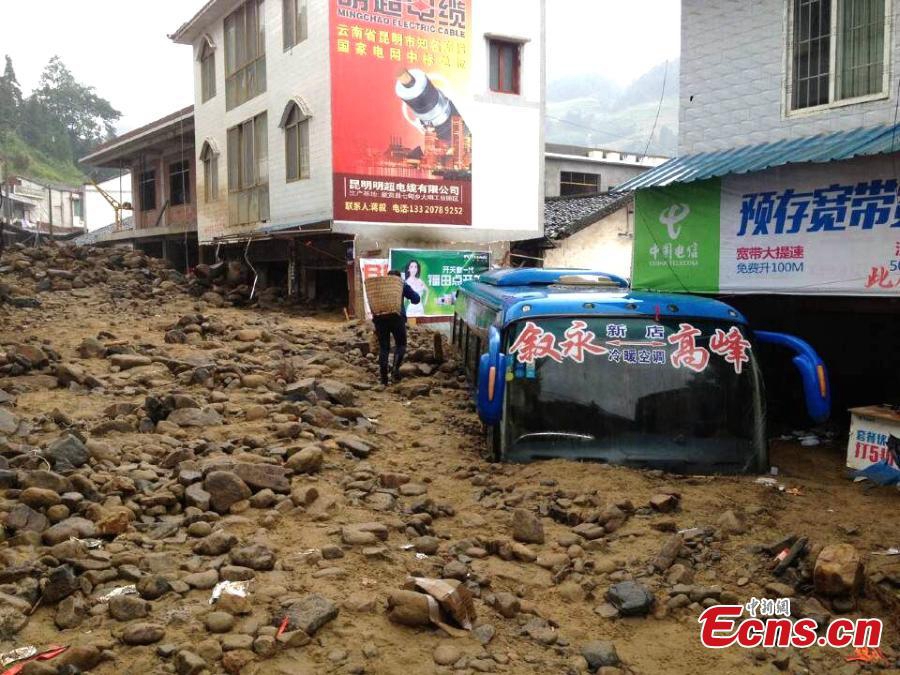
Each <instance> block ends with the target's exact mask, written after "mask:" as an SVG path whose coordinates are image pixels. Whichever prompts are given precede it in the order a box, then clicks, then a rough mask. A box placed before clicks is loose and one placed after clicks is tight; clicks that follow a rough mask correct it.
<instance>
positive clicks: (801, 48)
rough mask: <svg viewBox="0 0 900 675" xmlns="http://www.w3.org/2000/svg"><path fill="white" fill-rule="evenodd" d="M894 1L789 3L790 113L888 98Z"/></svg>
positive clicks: (803, 0)
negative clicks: (888, 38) (887, 36)
mask: <svg viewBox="0 0 900 675" xmlns="http://www.w3.org/2000/svg"><path fill="white" fill-rule="evenodd" d="M889 11H890V0H791V21H792V30H791V80H790V82H791V91H790V92H789V93H790V104H791V109H792V110H803V109H805V108H814V107H816V106H823V105H828V104H831V103H840V102H842V101H852V100H853V99H859V98H865V97H872V96H882V95H885V94H886V91H887V89H886V88H887V82H886V73H887V67H886V66H887V59H886V52H885V48H886V45H888V44H890V43H889V41H888V42H886V41H885V32H886V26H887V22H888V13H889Z"/></svg>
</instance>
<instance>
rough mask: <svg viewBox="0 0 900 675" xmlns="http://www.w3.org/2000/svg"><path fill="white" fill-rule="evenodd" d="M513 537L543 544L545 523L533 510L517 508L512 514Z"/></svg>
mask: <svg viewBox="0 0 900 675" xmlns="http://www.w3.org/2000/svg"><path fill="white" fill-rule="evenodd" d="M512 531H513V539H515V540H516V541H520V542H522V543H524V544H543V543H544V525H543V523H541V519H540V518H538V517H537V516H536V515H535V514H534V513H532V512H531V511H526V510H525V509H516V510H515V511H513V516H512Z"/></svg>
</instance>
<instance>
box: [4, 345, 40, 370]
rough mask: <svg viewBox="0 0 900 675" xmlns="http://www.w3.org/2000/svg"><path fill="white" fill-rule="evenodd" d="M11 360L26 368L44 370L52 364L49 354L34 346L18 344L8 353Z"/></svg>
mask: <svg viewBox="0 0 900 675" xmlns="http://www.w3.org/2000/svg"><path fill="white" fill-rule="evenodd" d="M7 357H8V358H10V359H11V360H15V361H18V362H20V363H22V364H24V365H25V367H26V368H29V369H31V368H43V367H44V366H46V365H47V364H49V363H50V358H49V357H48V356H47V353H46V352H45V351H44V350H43V349H41V348H40V347H35V346H33V345H25V344H17V345H13V347H12V349H11V350H10V351H9V352H8V353H7Z"/></svg>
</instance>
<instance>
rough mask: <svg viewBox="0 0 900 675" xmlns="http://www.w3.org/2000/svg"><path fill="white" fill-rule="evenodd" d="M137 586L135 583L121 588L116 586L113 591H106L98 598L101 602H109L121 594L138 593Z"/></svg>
mask: <svg viewBox="0 0 900 675" xmlns="http://www.w3.org/2000/svg"><path fill="white" fill-rule="evenodd" d="M137 594H138V591H137V586H135V585H134V584H129V585H128V586H120V587H119V588H114V589H112V590H111V591H109V592H107V593H104V594H103V595H101V596H100V597H98V598H97V600H98V601H99V602H109V601H110V599H111V598H115V597H118V596H120V595H137Z"/></svg>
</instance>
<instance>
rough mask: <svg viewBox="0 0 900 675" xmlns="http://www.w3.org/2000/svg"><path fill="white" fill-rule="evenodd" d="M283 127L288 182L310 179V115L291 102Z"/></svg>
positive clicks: (283, 117)
mask: <svg viewBox="0 0 900 675" xmlns="http://www.w3.org/2000/svg"><path fill="white" fill-rule="evenodd" d="M281 127H282V128H283V129H284V151H285V166H286V177H287V181H288V182H289V183H290V182H292V181H295V180H302V179H305V178H309V115H308V114H307V113H305V112H304V111H303V110H301V108H300V106H299V105H297V103H295V102H293V101H291V102H290V103H289V104H288V107H287V109H286V110H285V113H284V115H283V116H282V123H281Z"/></svg>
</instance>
